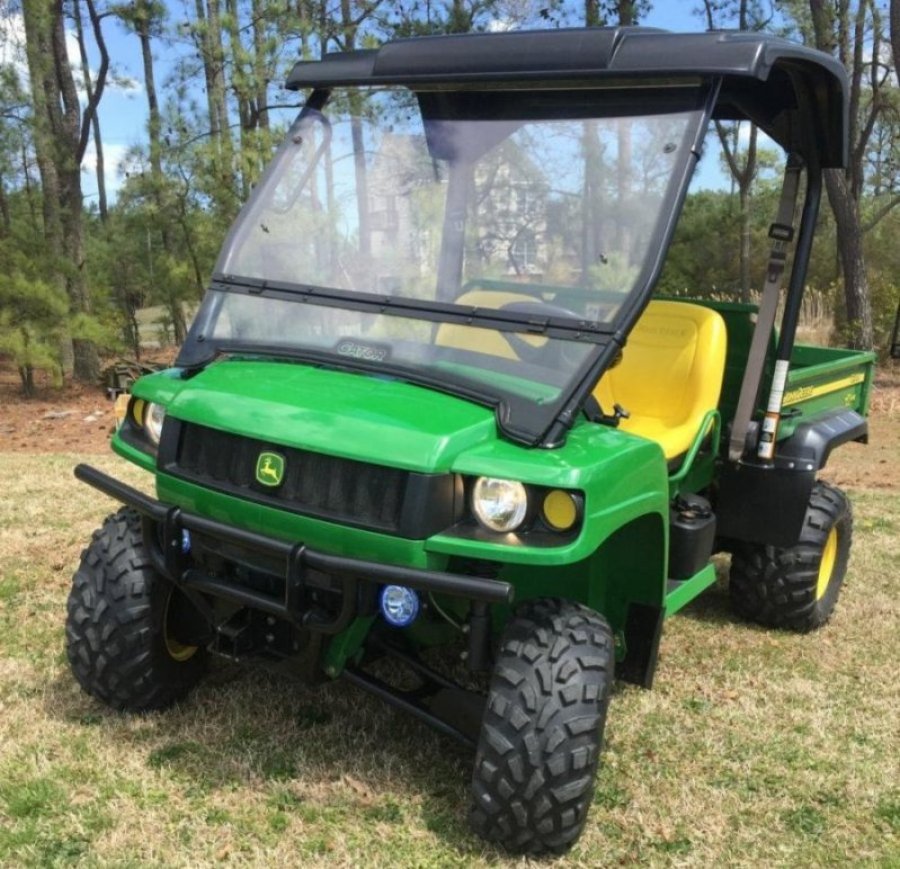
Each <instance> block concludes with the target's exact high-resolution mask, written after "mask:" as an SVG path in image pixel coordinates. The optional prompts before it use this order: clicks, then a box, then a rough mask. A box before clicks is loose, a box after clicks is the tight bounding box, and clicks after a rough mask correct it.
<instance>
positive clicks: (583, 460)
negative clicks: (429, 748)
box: [113, 302, 874, 675]
mask: <svg viewBox="0 0 900 869" xmlns="http://www.w3.org/2000/svg"><path fill="white" fill-rule="evenodd" d="M703 303H704V304H709V306H710V307H713V308H715V309H716V310H718V311H719V312H720V313H721V314H722V315H723V317H724V318H725V321H726V325H727V327H728V335H729V347H728V354H727V359H726V371H725V381H724V385H723V390H722V398H721V400H720V403H719V413H720V414H721V418H719V417H716V418H715V419H713V418H712V417H711V419H712V421H713V422H714V423H715V425H714V427H713V428H712V429H709V430H710V431H711V432H712V435H711V436H705V437H699V438H698V441H697V442H696V443H695V447H696V449H692V450H691V451H689V454H688V457H687V459H686V461H685V462H684V463H683V464H682V466H681V468H680V469H678V471H676V472H675V473H674V474H673V475H672V476H671V477H670V476H669V474H668V470H667V468H666V462H665V458H664V456H663V453H662V450H661V449H660V447H659V446H658V445H657V444H656V443H655V442H652V441H649V440H646V439H644V438H641V437H638V436H636V435H633V434H629V433H626V432H624V431H620V430H618V429H616V428H611V427H608V426H603V425H598V424H595V423H590V422H588V421H587V420H586V419H581V420H579V421H578V422H577V423H576V425H575V426H574V427H573V429H572V430H571V432H570V433H569V436H568V438H567V439H566V442H565V444H564V445H563V446H562V447H560V448H558V449H553V450H544V449H537V448H527V447H523V446H521V445H518V444H514V443H511V442H509V441H506V440H503V439H501V438H500V436H499V434H498V430H497V426H496V422H495V418H494V411H493V410H492V409H491V408H488V407H483V406H480V405H477V404H474V403H472V402H469V401H466V400H464V399H461V398H458V397H455V396H451V395H447V394H444V393H441V392H438V391H435V390H430V389H427V388H424V387H420V386H415V385H412V384H409V383H406V382H403V381H399V380H395V379H389V378H380V377H375V376H371V375H367V374H360V373H351V372H344V371H334V370H329V369H323V368H319V367H314V366H310V365H306V364H302V363H298V362H277V361H271V360H261V359H258V358H231V359H227V360H222V361H220V362H217V363H215V364H213V365H210V366H209V367H208V368H206V369H205V370H203V371H201V372H199V373H198V374H196V375H194V376H192V377H188V378H182V376H181V372H180V371H179V370H177V369H170V370H168V371H163V372H159V373H157V374H154V375H150V376H147V377H144V378H142V379H141V380H139V381H138V382H137V383H136V384H135V388H134V394H135V396H137V397H139V398H143V399H145V400H147V401H155V402H158V403H160V404H163V405H165V406H166V408H167V412H168V413H169V414H170V415H172V416H174V417H177V418H179V419H182V420H186V421H189V422H194V423H198V424H201V425H205V426H210V427H213V428H217V429H221V430H223V431H228V432H232V433H235V434H239V435H244V436H247V437H252V438H256V439H258V440H260V441H263V442H264V443H266V444H274V445H278V444H281V445H284V446H291V447H297V448H301V449H309V450H312V451H316V452H322V453H327V454H330V455H334V456H339V457H342V458H349V459H355V460H357V461H363V462H372V463H377V464H383V465H390V466H393V467H398V468H402V469H405V470H409V471H415V472H420V473H448V472H452V473H457V474H461V475H464V476H470V477H477V476H496V477H503V478H508V479H515V480H519V481H521V482H523V483H526V484H531V485H535V486H542V487H549V488H564V489H572V490H577V491H579V492H581V493H583V495H584V511H583V520H582V524H581V527H580V529H579V531H578V533H577V534H576V535H575V536H572V537H568V538H567V537H560V545H558V546H547V545H542V546H536V545H528V544H527V543H524V542H523V541H522V540H521V539H520V538H517V537H515V536H514V535H496V538H495V539H494V540H489V539H488V540H486V539H484V537H485V535H483V534H482V535H479V537H478V539H476V537H475V536H474V535H472V534H471V533H469V532H468V531H467V530H466V528H465V527H456V528H451V529H447V530H446V531H444V532H442V533H439V534H435V535H433V536H432V537H430V538H428V539H425V540H407V539H404V538H400V537H395V536H391V535H387V534H381V533H376V532H372V531H366V530H364V529H359V528H352V527H346V526H342V525H339V524H336V523H333V522H328V521H324V520H321V519H316V518H312V517H309V516H302V515H298V514H296V513H290V512H287V511H285V510H280V509H277V508H274V507H270V506H264V505H260V504H256V503H252V502H249V501H246V500H243V499H241V498H238V497H234V496H232V495H226V494H222V493H219V492H215V491H212V490H210V489H207V488H204V487H202V486H198V485H195V484H193V483H188V482H185V481H184V480H180V479H177V478H175V477H172V476H170V475H168V474H165V473H162V472H157V474H156V482H157V493H158V496H159V498H160V499H161V500H163V501H165V502H168V503H172V504H177V505H179V506H181V507H183V508H185V509H187V510H190V511H193V512H196V513H199V514H201V515H204V516H209V517H211V518H214V519H217V520H219V521H221V522H225V523H228V524H231V525H234V526H237V527H240V528H246V529H249V530H252V531H257V532H261V533H265V534H269V535H273V536H276V537H279V538H282V539H285V540H290V541H298V542H299V541H302V542H304V543H305V544H307V545H308V546H311V547H313V548H316V549H320V550H322V551H325V552H330V553H334V554H338V555H345V556H349V557H355V558H361V559H366V560H371V561H377V562H380V563H383V564H396V565H405V566H410V567H418V568H425V569H433V570H450V571H453V570H454V569H455V568H456V566H457V565H458V564H460V563H461V561H463V560H465V561H467V562H468V561H471V560H476V561H481V562H484V561H490V562H494V563H495V564H496V565H497V567H496V575H497V576H499V578H501V579H503V580H505V581H507V582H510V583H511V584H513V585H514V586H515V589H516V599H517V600H523V599H526V598H529V597H537V596H541V595H554V596H561V597H566V598H569V599H572V600H578V601H581V602H584V603H586V604H587V605H588V606H591V607H592V608H594V609H596V610H597V611H599V612H602V613H603V614H604V615H605V616H606V617H607V618H608V619H609V621H610V623H611V625H612V627H613V630H614V631H615V632H616V636H617V653H618V655H619V656H620V657H621V656H622V655H623V654H624V653H625V642H624V627H625V623H626V619H627V616H628V609H629V606H630V605H631V604H633V603H640V604H644V605H646V606H649V607H652V608H655V609H658V610H662V611H663V612H664V613H665V615H666V616H668V615H672V614H673V613H675V612H677V611H678V610H680V609H681V608H682V607H684V606H685V605H686V604H687V603H688V602H689V601H690V600H692V599H693V598H695V597H696V596H697V595H699V594H700V593H701V592H702V591H703V590H704V589H706V588H707V587H708V586H709V585H710V584H712V583H713V582H714V581H715V569H714V566H713V565H712V564H707V565H706V566H705V567H704V568H703V569H701V570H700V572H699V573H697V574H696V575H695V576H694V577H691V578H689V579H687V580H684V581H681V582H679V583H678V584H677V585H673V586H672V588H671V590H670V591H669V592H668V594H667V583H666V575H667V560H668V533H669V532H668V521H669V519H668V514H669V501H670V498H671V497H672V496H673V495H675V494H677V493H690V492H699V491H704V490H705V489H706V488H707V487H708V486H709V485H710V484H711V483H712V482H713V480H714V475H715V459H716V452H717V449H716V447H717V445H718V442H719V436H720V433H721V428H722V427H723V426H724V425H726V424H727V423H728V422H729V421H730V418H731V415H732V414H733V410H734V407H735V405H736V402H737V393H738V391H739V388H740V380H741V377H742V376H743V368H744V364H745V361H746V355H747V352H748V349H749V343H750V338H751V336H752V327H753V315H754V313H755V310H756V309H755V307H754V306H752V305H742V304H730V303H707V302H703ZM774 343H775V342H774V338H773V341H772V346H771V348H770V349H771V350H772V354H770V356H773V355H774ZM873 361H874V356H873V354H866V353H857V352H854V351H846V350H832V349H827V348H812V347H803V346H798V347H797V348H796V350H795V352H794V359H793V360H792V368H791V373H790V376H789V380H788V387H787V391H786V407H785V409H786V411H788V415H787V416H786V417H785V419H784V421H783V424H782V426H781V430H780V432H779V435H780V437H782V438H783V437H787V436H789V435H790V434H791V433H792V432H793V431H794V429H795V427H796V425H797V423H798V422H800V421H802V420H808V419H810V418H815V416H816V415H818V414H820V413H822V412H824V411H826V410H831V409H833V408H835V407H852V408H854V409H856V410H858V411H859V412H860V413H863V414H865V413H866V411H867V410H868V399H869V391H870V385H871V376H872V363H873ZM770 372H771V359H770V364H769V365H768V367H767V374H766V380H767V381H768V378H769V377H770ZM513 380H514V378H513ZM518 386H519V389H518V390H517V391H520V392H521V394H528V392H529V389H530V387H529V384H528V383H527V382H526V381H522V382H521V383H520V384H518ZM510 388H515V386H512V385H511V387H510ZM767 392H768V388H767V385H766V386H764V388H763V390H761V398H760V401H765V396H766V395H767ZM792 411H793V412H792ZM797 411H799V412H797ZM704 428H706V426H704ZM701 442H702V443H701ZM701 447H702V448H701ZM113 449H114V450H115V451H116V452H117V453H119V454H120V455H122V456H123V457H124V458H126V459H128V460H130V461H133V462H135V463H136V464H138V465H140V466H141V467H143V468H145V469H147V470H150V471H153V470H155V460H154V458H153V456H151V455H149V454H148V453H145V452H142V451H141V450H139V449H136V448H135V447H133V446H131V445H130V444H128V443H125V442H124V441H123V440H122V439H121V438H120V437H118V436H115V437H114V438H113ZM438 603H439V605H440V606H441V607H442V608H443V609H444V610H445V611H446V612H449V613H452V614H453V617H454V618H456V619H458V620H459V621H460V622H461V621H463V620H464V619H465V617H466V608H467V604H466V602H464V601H460V600H457V599H454V598H441V599H440V600H439V601H438ZM508 614H509V608H508V607H501V606H496V607H494V611H493V615H494V626H495V629H497V630H499V629H500V628H502V626H503V624H504V623H505V621H506V618H507V617H508ZM371 624H372V618H371V617H367V618H359V619H356V620H355V621H354V622H353V623H352V624H351V625H350V626H349V628H348V629H347V630H345V631H344V632H343V633H342V634H339V635H337V636H336V637H333V638H332V639H331V640H330V642H329V644H328V646H327V648H326V650H325V656H324V661H323V667H324V668H325V669H326V671H327V672H328V673H329V675H336V674H338V673H339V672H340V670H341V669H342V668H343V667H344V666H345V664H346V663H347V662H348V661H350V660H352V659H353V658H354V656H355V655H357V654H358V652H359V650H360V648H361V647H362V644H363V643H364V641H365V638H366V636H367V634H368V631H369V629H370V627H371ZM442 628H443V629H442ZM446 628H449V632H450V635H452V633H453V632H454V630H455V629H453V628H450V627H449V625H447V626H441V627H440V628H435V629H433V630H430V629H428V628H426V627H423V625H422V624H419V623H417V625H416V626H414V628H413V629H412V630H411V631H410V634H411V636H412V637H414V638H415V641H416V642H420V643H423V644H433V643H439V642H442V641H444V640H445V639H446V638H447V636H448V631H447V630H446Z"/></svg>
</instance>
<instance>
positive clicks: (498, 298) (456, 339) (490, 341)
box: [435, 290, 547, 359]
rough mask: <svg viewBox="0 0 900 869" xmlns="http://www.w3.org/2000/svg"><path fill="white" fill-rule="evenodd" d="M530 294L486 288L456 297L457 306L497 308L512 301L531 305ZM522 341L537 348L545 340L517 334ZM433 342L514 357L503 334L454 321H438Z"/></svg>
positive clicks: (488, 353)
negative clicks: (458, 323) (494, 290)
mask: <svg viewBox="0 0 900 869" xmlns="http://www.w3.org/2000/svg"><path fill="white" fill-rule="evenodd" d="M534 301H535V298H534V296H527V295H525V294H524V293H500V292H491V291H487V290H470V291H469V292H467V293H463V294H462V295H461V296H460V297H459V298H458V299H457V300H456V304H457V305H468V306H469V307H472V308H485V309H487V310H494V311H496V310H498V309H500V308H502V307H504V306H505V305H511V304H513V303H515V302H530V303H532V304H534ZM520 337H521V338H522V340H523V341H526V342H528V343H529V344H531V346H532V347H541V346H542V345H543V344H545V343H546V341H547V339H546V338H544V337H543V336H541V335H521V336H520ZM435 343H436V344H437V345H439V346H440V347H453V348H455V349H457V350H471V351H472V352H473V353H486V354H487V355H488V356H498V357H500V358H501V359H518V358H519V357H518V356H516V354H515V352H514V351H513V349H512V347H510V345H509V342H508V341H507V340H506V339H505V338H504V337H503V333H501V332H495V331H494V330H493V329H476V328H475V327H473V326H460V325H457V324H456V323H442V324H441V325H440V327H439V328H438V330H437V336H436V337H435Z"/></svg>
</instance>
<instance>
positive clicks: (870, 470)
mask: <svg viewBox="0 0 900 869" xmlns="http://www.w3.org/2000/svg"><path fill="white" fill-rule="evenodd" d="M154 361H161V362H165V361H167V360H166V359H165V358H164V357H160V358H159V360H154ZM869 427H870V435H869V444H868V446H863V445H861V444H849V445H847V446H846V447H843V448H841V449H840V450H837V451H836V452H835V453H834V455H833V456H832V457H831V459H830V461H829V463H828V467H827V468H826V470H825V471H824V474H823V476H825V477H827V478H828V480H829V481H831V482H832V483H834V484H835V485H838V486H844V487H853V486H861V487H863V488H874V489H897V490H900V470H898V458H900V367H898V366H896V365H892V366H890V367H888V368H885V369H883V370H882V371H881V372H879V374H878V376H877V377H876V378H875V383H874V386H873V389H872V414H871V418H870V422H869ZM113 429H114V420H113V402H112V400H111V399H110V398H109V397H108V396H107V395H106V392H105V390H103V389H102V388H100V387H88V386H81V385H79V384H74V383H69V384H67V385H66V386H64V387H63V388H61V389H57V388H54V387H53V386H52V385H50V384H49V383H47V382H43V383H40V382H39V389H38V394H37V396H35V397H34V398H32V399H24V398H22V395H21V391H20V388H19V383H18V376H17V375H16V373H15V371H14V370H13V369H12V368H11V367H10V366H8V365H7V366H3V365H2V364H0V452H14V453H59V452H71V453H105V452H106V451H107V450H108V449H109V438H110V435H111V434H112V432H113Z"/></svg>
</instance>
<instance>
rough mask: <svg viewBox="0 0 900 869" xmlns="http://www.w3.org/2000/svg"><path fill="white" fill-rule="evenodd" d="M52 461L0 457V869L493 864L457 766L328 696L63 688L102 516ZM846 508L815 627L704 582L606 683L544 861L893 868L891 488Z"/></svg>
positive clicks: (242, 685)
mask: <svg viewBox="0 0 900 869" xmlns="http://www.w3.org/2000/svg"><path fill="white" fill-rule="evenodd" d="M72 464H74V459H73V458H72V457H65V456H23V455H15V456H13V455H10V454H5V455H0V486H2V490H3V492H4V499H3V501H2V502H0V865H16V866H19V865H25V866H52V865H71V864H76V865H78V864H80V865H90V866H95V865H102V866H107V865H109V866H132V865H134V866H156V865H158V866H185V867H188V866H189V867H195V866H207V865H220V864H225V865H236V866H241V865H266V866H269V865H271V866H300V865H303V866H317V865H323V866H324V865H328V866H333V865H345V866H358V865H364V866H366V865H372V866H375V865H382V866H388V865H389V866H441V867H443V866H454V865H458V866H464V865H465V866H468V865H489V864H495V863H497V862H498V861H500V862H502V861H503V859H504V858H503V857H502V855H498V854H497V853H496V852H494V851H492V850H491V849H488V848H486V847H484V846H482V845H481V843H479V842H478V841H477V840H475V839H473V838H472V837H471V836H470V835H469V833H468V832H467V829H466V823H465V813H466V806H467V788H468V778H469V775H470V763H471V758H470V757H469V756H467V755H466V753H465V752H463V751H461V750H459V749H457V748H456V747H455V746H454V745H453V744H451V743H450V742H448V741H447V740H445V739H443V738H441V737H439V736H437V735H435V734H433V733H431V732H430V731H428V730H427V729H426V728H424V727H423V726H421V725H419V724H418V723H416V722H414V721H411V720H408V719H406V718H404V717H403V716H402V715H401V714H399V713H396V712H394V711H392V710H390V709H387V708H385V707H384V706H382V705H380V704H379V703H378V702H377V701H375V700H374V699H371V698H369V697H367V696H365V695H362V694H360V693H359V692H357V691H356V690H354V689H352V688H351V687H350V686H347V685H344V684H342V683H338V684H330V685H326V686H323V687H321V688H319V689H310V688H306V687H304V686H302V685H298V684H297V683H296V682H293V681H291V680H290V679H289V678H288V677H287V676H286V675H284V674H280V673H277V672H276V673H268V672H263V673H261V672H260V671H258V670H253V669H249V668H243V667H238V666H235V665H230V664H225V663H221V664H216V665H214V666H213V669H212V672H211V674H210V676H209V678H208V679H207V680H206V681H205V682H203V683H202V685H201V686H200V688H199V689H198V690H197V691H196V692H195V693H194V694H193V695H192V696H191V698H190V699H189V700H188V701H187V702H186V703H184V704H183V705H181V706H179V707H177V708H175V709H173V710H171V711H169V712H167V713H164V714H154V715H146V716H123V715H118V714H115V713H112V712H110V711H108V710H106V709H105V708H104V707H102V706H100V705H99V704H97V703H95V702H94V701H92V700H91V699H90V698H88V697H86V696H85V695H84V694H82V693H81V692H80V691H79V689H78V688H77V686H76V685H75V683H74V681H73V679H72V677H71V676H70V674H69V671H68V667H67V664H66V661H65V656H64V653H63V619H64V613H65V599H66V595H67V593H68V584H69V578H70V576H71V573H72V571H73V569H74V567H75V565H76V563H77V560H78V556H79V553H80V551H81V549H82V548H83V547H84V545H85V542H86V541H87V539H88V537H89V535H90V533H91V531H92V529H93V528H95V527H96V526H97V525H99V523H100V521H101V519H102V517H103V515H104V514H105V513H107V512H109V511H110V510H111V509H113V508H114V505H113V504H112V502H109V501H107V500H106V499H105V498H103V497H102V496H99V495H97V494H96V493H95V492H94V491H93V490H91V489H89V488H87V487H85V486H82V485H80V484H78V483H76V482H75V480H74V479H73V478H72V476H71V466H72ZM98 464H99V465H100V466H101V467H103V468H105V469H108V470H114V471H115V473H116V474H117V475H118V476H120V477H121V478H123V479H125V480H128V481H130V482H132V483H138V482H140V481H141V480H142V479H143V476H142V474H141V473H140V472H139V471H137V470H135V469H133V468H131V467H130V466H128V465H126V464H124V463H122V462H120V461H119V460H117V459H115V458H112V457H108V458H103V459H101V460H99V461H98ZM898 467H900V454H898V452H897V451H893V452H892V453H891V465H890V468H891V469H893V471H894V473H896V469H897V468H898ZM851 494H852V497H853V500H854V506H855V511H856V518H857V535H856V541H855V545H854V557H853V561H852V565H851V571H850V576H849V579H848V583H847V586H846V589H845V592H844V595H843V597H842V600H841V602H840V604H839V608H838V611H837V614H836V616H835V619H834V620H833V622H832V623H831V624H830V625H829V626H828V627H827V628H826V629H825V630H824V631H821V632H818V633H816V634H814V635H810V636H793V635H788V634H782V633H775V632H769V631H764V630H761V629H757V628H755V627H752V626H748V625H746V624H742V623H738V622H735V621H734V620H733V619H732V617H731V615H730V613H729V610H728V601H727V589H726V585H725V582H726V580H725V575H726V573H727V563H724V562H723V564H722V578H721V580H720V583H719V584H718V585H717V586H716V587H714V588H713V589H711V590H710V591H709V593H708V594H706V595H705V596H704V597H703V598H702V599H701V600H699V601H697V602H695V603H694V604H693V605H692V606H690V607H689V608H687V610H686V611H685V612H684V613H683V614H682V615H681V616H679V617H677V618H675V619H673V620H672V621H671V622H670V623H668V625H667V628H666V633H665V636H664V640H663V646H662V653H661V660H660V667H659V670H658V673H657V684H656V688H655V689H654V690H653V691H650V692H646V691H642V690H639V689H636V688H632V687H626V686H619V687H618V688H617V691H616V696H615V698H614V701H613V705H612V708H611V714H610V719H609V724H608V730H607V732H608V746H607V750H606V752H605V755H604V765H603V768H602V771H601V773H600V777H599V781H598V788H597V794H596V798H595V801H594V802H595V805H594V809H593V811H592V814H591V816H590V819H589V823H588V828H587V830H586V833H585V835H584V837H583V838H582V840H581V842H580V843H579V844H578V846H577V847H576V848H575V850H574V851H573V852H572V854H571V855H570V857H569V858H568V860H567V861H566V862H567V864H568V865H575V866H597V865H601V864H602V865H615V864H625V865H632V864H638V863H639V864H647V865H651V866H670V865H677V866H682V865H694V866H711V865H733V866H759V865H838V864H840V865H846V864H857V865H860V864H862V865H865V864H869V865H873V866H876V865H877V866H883V865H896V864H898V863H900V765H898V764H900V751H898V748H900V732H898V723H897V722H898V721H900V681H898V680H897V678H896V670H897V667H896V657H897V648H896V643H897V637H898V626H900V603H898V583H897V569H896V565H897V564H898V563H900V543H898V540H900V534H898V530H900V493H898V492H897V491H896V489H891V488H874V487H873V488H858V489H856V490H854V491H852V493H851ZM513 865H516V864H515V862H513ZM522 865H525V864H524V863H522Z"/></svg>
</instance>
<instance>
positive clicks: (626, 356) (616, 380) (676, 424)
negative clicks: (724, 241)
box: [594, 301, 727, 459]
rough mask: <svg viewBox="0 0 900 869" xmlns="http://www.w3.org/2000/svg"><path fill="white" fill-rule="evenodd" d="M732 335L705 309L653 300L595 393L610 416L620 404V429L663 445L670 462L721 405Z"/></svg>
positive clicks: (719, 318) (716, 314)
mask: <svg viewBox="0 0 900 869" xmlns="http://www.w3.org/2000/svg"><path fill="white" fill-rule="evenodd" d="M726 348H727V334H726V328H725V321H724V320H723V319H722V317H721V315H720V314H719V313H718V312H716V311H713V310H712V309H710V308H704V307H703V306H702V305H693V304H690V303H687V302H669V301H652V302H650V304H649V305H648V306H647V309H646V310H645V311H644V313H643V315H642V316H641V318H640V320H638V322H637V324H636V325H635V327H634V329H633V330H632V332H631V335H629V337H628V342H627V344H626V346H625V349H624V351H623V353H622V361H621V362H620V363H619V364H618V365H616V366H615V367H614V368H612V369H610V370H609V371H607V372H606V373H605V374H604V375H603V377H602V378H601V379H600V382H599V383H598V384H597V386H596V387H595V389H594V396H595V397H596V399H597V400H598V401H599V402H600V406H601V407H602V408H603V410H604V412H605V413H611V412H612V408H613V405H615V404H620V405H621V406H622V407H623V408H624V409H625V410H627V411H628V412H629V413H630V414H631V416H630V417H629V418H628V419H623V420H622V421H621V424H620V428H622V429H623V430H624V431H629V432H633V433H634V434H638V435H642V436H644V437H647V438H650V439H651V440H655V441H658V442H659V444H660V445H661V446H662V448H663V452H664V453H665V455H666V458H667V459H674V458H676V457H678V456H680V455H681V454H682V453H684V452H686V451H687V450H688V448H689V447H690V445H691V443H692V442H693V440H694V438H695V437H696V436H697V432H698V431H699V429H700V425H701V424H702V422H703V417H704V416H705V415H706V413H707V412H708V411H710V410H713V409H714V408H715V407H716V406H717V405H718V403H719V394H720V392H721V390H722V378H723V376H724V373H725V351H726Z"/></svg>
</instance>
